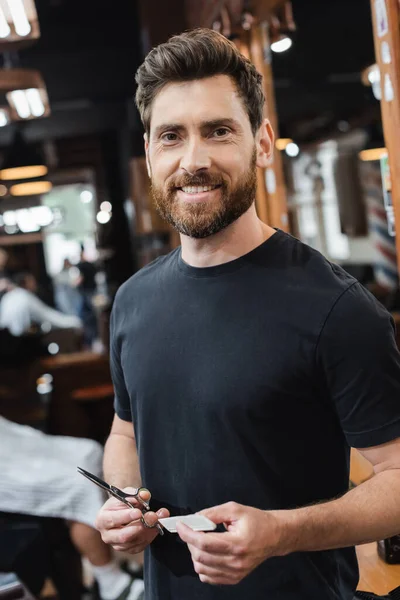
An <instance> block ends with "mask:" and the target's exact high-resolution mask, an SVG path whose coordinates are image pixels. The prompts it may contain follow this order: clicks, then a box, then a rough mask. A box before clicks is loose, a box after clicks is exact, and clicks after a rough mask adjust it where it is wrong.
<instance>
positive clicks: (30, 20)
mask: <svg viewBox="0 0 400 600" xmlns="http://www.w3.org/2000/svg"><path fill="white" fill-rule="evenodd" d="M39 36H40V30H39V23H38V17H37V12H36V7H35V2H34V0H0V38H2V39H3V40H5V41H6V42H7V43H9V42H18V41H20V40H26V39H29V40H32V39H37V38H38V37H39Z"/></svg>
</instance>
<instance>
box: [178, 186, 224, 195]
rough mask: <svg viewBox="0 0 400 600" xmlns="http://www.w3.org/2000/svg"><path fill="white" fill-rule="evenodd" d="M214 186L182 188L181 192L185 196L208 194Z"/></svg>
mask: <svg viewBox="0 0 400 600" xmlns="http://www.w3.org/2000/svg"><path fill="white" fill-rule="evenodd" d="M215 187H216V186H215V185H202V186H197V187H194V186H187V187H183V188H182V191H184V192H185V194H201V193H202V192H210V191H211V190H213V189H214V188H215Z"/></svg>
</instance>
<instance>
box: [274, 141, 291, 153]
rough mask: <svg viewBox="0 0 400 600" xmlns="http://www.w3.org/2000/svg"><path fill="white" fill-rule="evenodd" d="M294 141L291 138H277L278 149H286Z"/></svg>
mask: <svg viewBox="0 0 400 600" xmlns="http://www.w3.org/2000/svg"><path fill="white" fill-rule="evenodd" d="M292 142H293V140H292V139H291V138H279V139H277V140H276V142H275V146H276V148H277V149H278V150H286V148H287V146H288V145H289V144H291V143H292Z"/></svg>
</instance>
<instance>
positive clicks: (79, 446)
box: [0, 417, 105, 527]
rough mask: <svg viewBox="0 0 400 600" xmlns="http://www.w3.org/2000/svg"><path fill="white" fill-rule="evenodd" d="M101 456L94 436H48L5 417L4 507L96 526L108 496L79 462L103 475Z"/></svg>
mask: <svg viewBox="0 0 400 600" xmlns="http://www.w3.org/2000/svg"><path fill="white" fill-rule="evenodd" d="M102 455H103V451H102V448H101V446H100V444H98V443H97V442H94V441H92V440H86V439H79V438H72V437H64V436H51V435H46V434H43V433H41V432H40V431H37V430H35V429H32V428H31V427H26V426H24V425H17V424H16V423H12V422H10V421H8V420H7V419H4V418H3V417H0V511H3V512H16V513H22V514H29V515H38V516H48V517H60V518H64V519H68V520H72V521H79V522H81V523H86V524H87V525H90V526H92V527H93V526H94V522H95V518H96V514H97V511H98V510H99V509H100V507H101V506H102V504H103V503H104V501H105V497H104V495H103V492H102V491H101V490H100V488H98V487H96V486H95V485H93V484H92V483H90V482H89V481H88V480H87V479H85V478H84V477H82V475H79V474H78V473H77V471H76V467H77V466H81V467H83V468H84V469H86V470H88V471H90V472H92V473H95V474H101V463H102Z"/></svg>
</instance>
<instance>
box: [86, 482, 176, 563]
mask: <svg viewBox="0 0 400 600" xmlns="http://www.w3.org/2000/svg"><path fill="white" fill-rule="evenodd" d="M132 491H133V488H125V489H124V492H128V493H129V492H132ZM135 491H136V490H135ZM140 497H141V498H143V500H145V501H149V499H150V494H149V492H141V493H140ZM128 500H129V502H131V504H133V505H134V506H135V508H133V509H132V508H129V507H127V506H126V504H124V503H123V502H121V501H120V500H117V499H116V498H110V499H109V500H107V502H106V503H105V504H104V506H103V507H102V508H101V509H100V511H99V513H98V515H97V519H96V529H98V530H99V532H100V534H101V539H102V540H103V542H105V543H106V544H110V545H111V546H112V547H113V548H114V550H118V551H120V552H128V553H129V554H138V553H139V552H142V551H143V550H144V549H145V548H146V546H148V545H149V544H151V542H152V541H153V540H154V539H155V538H156V537H157V535H158V531H157V529H149V528H148V527H146V526H145V525H143V523H142V521H141V517H142V511H141V510H140V509H139V508H136V507H139V502H138V501H137V500H136V499H135V498H128ZM159 517H160V518H162V517H169V511H168V510H167V509H166V508H161V509H160V510H159V511H158V512H157V513H154V512H148V513H146V516H145V519H146V523H147V524H148V525H155V524H156V523H157V521H158V518H159Z"/></svg>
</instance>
